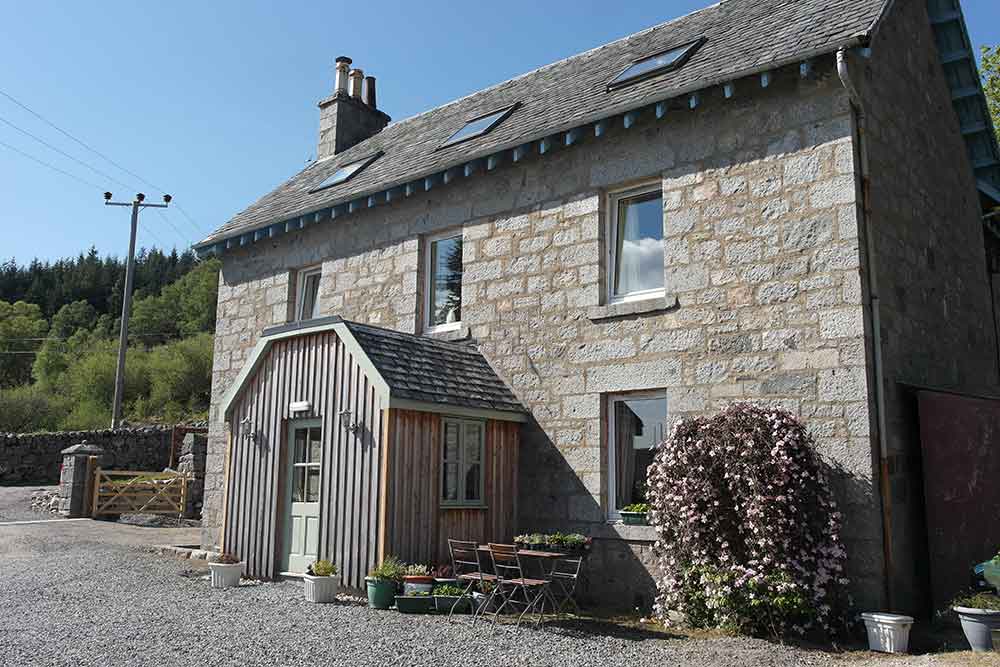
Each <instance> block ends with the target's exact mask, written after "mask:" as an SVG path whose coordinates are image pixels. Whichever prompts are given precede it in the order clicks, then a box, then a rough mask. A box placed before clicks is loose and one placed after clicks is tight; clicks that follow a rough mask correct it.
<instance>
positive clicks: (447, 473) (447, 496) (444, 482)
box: [441, 463, 458, 500]
mask: <svg viewBox="0 0 1000 667" xmlns="http://www.w3.org/2000/svg"><path fill="white" fill-rule="evenodd" d="M441 498H442V499H444V500H458V464H457V463H445V464H444V466H443V467H442V474H441Z"/></svg>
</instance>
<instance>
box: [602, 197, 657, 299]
mask: <svg viewBox="0 0 1000 667" xmlns="http://www.w3.org/2000/svg"><path fill="white" fill-rule="evenodd" d="M609 203H610V206H609V207H608V208H609V211H610V219H609V224H608V250H609V262H608V265H609V266H608V281H609V285H608V296H609V299H608V300H609V301H610V302H611V303H615V302H621V301H634V300H639V299H648V298H651V297H657V296H663V294H664V289H663V195H662V189H661V185H660V184H659V183H657V184H655V185H651V186H646V187H643V188H635V189H632V190H626V191H624V192H617V193H612V194H611V196H610V202H609Z"/></svg>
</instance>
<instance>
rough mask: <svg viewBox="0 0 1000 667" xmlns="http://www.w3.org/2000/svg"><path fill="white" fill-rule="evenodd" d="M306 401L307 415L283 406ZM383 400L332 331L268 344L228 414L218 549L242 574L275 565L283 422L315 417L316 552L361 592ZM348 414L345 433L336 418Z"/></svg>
mask: <svg viewBox="0 0 1000 667" xmlns="http://www.w3.org/2000/svg"><path fill="white" fill-rule="evenodd" d="M305 400H307V401H310V403H311V404H312V410H311V411H310V412H309V413H304V414H295V415H292V414H291V413H290V411H289V404H290V403H291V402H293V401H305ZM384 407H385V406H384V405H383V404H382V399H381V397H379V396H378V395H377V392H376V391H375V389H374V387H373V386H372V384H371V381H370V378H368V377H367V376H366V375H365V373H364V372H363V371H362V369H361V368H360V367H359V365H358V363H357V360H356V359H355V358H354V357H353V356H352V355H351V354H350V353H349V352H348V351H347V350H346V349H345V347H344V345H343V343H342V342H341V341H340V339H339V338H338V337H337V335H336V334H335V333H334V332H333V331H326V332H322V333H315V334H307V335H302V336H297V337H291V338H285V339H282V340H278V341H275V342H274V343H273V344H272V346H271V348H270V350H269V351H268V352H267V354H266V356H265V358H264V359H263V361H262V362H261V363H260V365H259V366H258V368H257V370H256V373H255V374H254V376H253V378H252V379H251V380H250V382H249V383H248V384H247V386H246V388H245V389H244V391H243V393H242V394H241V395H240V396H239V397H238V398H237V400H236V401H235V403H234V404H233V409H232V412H231V414H230V417H229V419H230V423H231V428H232V434H233V435H232V448H231V453H230V460H229V480H228V489H227V498H226V514H227V516H226V523H225V526H226V528H225V542H224V547H225V549H226V550H228V551H231V552H233V553H235V554H236V555H238V556H239V557H240V558H242V559H243V560H244V562H245V563H246V573H247V575H248V576H253V577H263V578H270V577H273V576H275V575H276V574H277V571H278V568H279V567H280V563H281V554H282V549H283V548H284V546H283V544H282V540H283V535H284V528H285V526H284V513H285V511H286V506H285V503H286V499H285V493H286V490H287V486H286V481H285V476H286V475H287V472H288V468H287V459H288V451H287V447H288V443H287V442H286V440H287V437H286V432H287V428H288V423H289V420H290V419H293V418H300V417H301V418H320V419H322V424H323V460H322V476H321V480H322V483H321V487H320V501H319V502H320V508H321V509H320V537H319V540H320V544H319V549H320V552H319V556H320V558H326V559H329V560H331V561H333V562H334V563H335V564H336V565H337V567H338V568H339V569H340V572H341V573H342V577H343V582H344V584H345V585H347V586H350V587H353V588H361V587H363V585H364V576H365V574H367V572H368V570H369V569H370V568H371V567H372V566H373V565H374V563H375V559H376V546H377V545H376V539H377V535H378V511H377V510H378V506H377V504H378V474H379V467H380V463H381V462H380V452H381V446H380V443H381V438H382V428H383V421H382V418H381V411H382V410H383V408H384ZM344 410H350V412H351V422H352V423H355V424H357V426H358V428H357V429H356V430H354V431H352V430H349V429H348V428H347V426H348V424H344V425H343V427H341V424H340V419H339V417H338V415H339V414H340V413H341V412H343V411H344Z"/></svg>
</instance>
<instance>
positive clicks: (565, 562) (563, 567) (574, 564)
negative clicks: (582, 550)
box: [549, 556, 583, 614]
mask: <svg viewBox="0 0 1000 667" xmlns="http://www.w3.org/2000/svg"><path fill="white" fill-rule="evenodd" d="M582 566H583V557H582V556H564V557H562V558H557V559H555V561H554V562H553V563H552V571H551V572H549V582H550V585H549V591H550V593H551V597H552V601H553V603H554V604H555V605H556V613H557V614H561V613H563V610H565V609H566V607H567V606H568V605H572V606H573V609H574V611H575V612H576V613H577V614H579V613H580V605H578V604H577V603H576V584H577V581H579V579H580V569H581V567H582Z"/></svg>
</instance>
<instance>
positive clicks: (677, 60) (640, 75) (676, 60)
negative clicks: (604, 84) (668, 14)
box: [608, 37, 706, 90]
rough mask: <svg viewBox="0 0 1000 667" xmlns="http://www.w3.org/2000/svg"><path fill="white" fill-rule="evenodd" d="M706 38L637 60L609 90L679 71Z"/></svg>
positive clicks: (619, 76) (616, 78) (614, 79)
mask: <svg viewBox="0 0 1000 667" xmlns="http://www.w3.org/2000/svg"><path fill="white" fill-rule="evenodd" d="M705 41H706V40H705V38H704V37H702V38H701V39H697V40H695V41H693V42H689V43H687V44H684V45H682V46H676V47H674V48H672V49H669V50H667V51H662V52H660V53H655V54H653V55H651V56H647V57H645V58H642V59H641V60H636V61H635V62H633V63H632V64H631V65H629V66H628V67H626V68H625V69H624V70H623V71H622V73H621V74H619V75H618V76H616V77H615V78H613V79H612V80H611V83H609V84H608V90H613V89H615V88H620V87H622V86H625V85H628V84H631V83H635V82H637V81H642V80H643V79H648V78H650V77H653V76H656V75H658V74H663V73H665V72H670V71H673V70H675V69H679V68H680V67H682V66H683V65H684V63H686V62H687V61H688V60H689V59H690V58H691V56H693V55H694V52H695V51H697V50H698V49H699V47H701V45H702V44H704V43H705Z"/></svg>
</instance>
